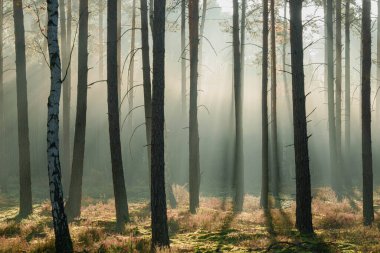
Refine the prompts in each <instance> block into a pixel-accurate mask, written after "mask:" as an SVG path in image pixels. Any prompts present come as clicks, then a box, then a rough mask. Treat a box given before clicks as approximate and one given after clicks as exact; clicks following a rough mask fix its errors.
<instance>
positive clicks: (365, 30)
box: [361, 0, 374, 226]
mask: <svg viewBox="0 0 380 253" xmlns="http://www.w3.org/2000/svg"><path fill="white" fill-rule="evenodd" d="M371 40H372V39H371V1H370V0H363V13H362V51H363V59H362V66H363V70H362V76H361V78H362V101H361V102H362V103H361V104H362V161H363V216H364V225H366V226H369V225H371V224H372V223H373V221H374V210H373V172H372V147H371V47H370V46H368V45H371V42H372V41H371Z"/></svg>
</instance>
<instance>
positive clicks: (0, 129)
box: [0, 0, 8, 192]
mask: <svg viewBox="0 0 380 253" xmlns="http://www.w3.org/2000/svg"><path fill="white" fill-rule="evenodd" d="M3 11H4V3H3V0H0V138H1V140H2V141H1V144H0V161H1V172H0V178H1V179H0V190H1V191H2V192H6V191H7V178H8V177H7V170H6V169H5V166H4V159H5V155H4V152H5V147H6V145H5V143H4V137H5V135H4V134H5V131H4V130H5V127H4V123H5V120H4V90H3V89H4V84H3V81H4V78H3V72H4V61H3V60H4V59H3V57H4V56H3V46H4V43H3V33H4V31H3V29H4V14H3Z"/></svg>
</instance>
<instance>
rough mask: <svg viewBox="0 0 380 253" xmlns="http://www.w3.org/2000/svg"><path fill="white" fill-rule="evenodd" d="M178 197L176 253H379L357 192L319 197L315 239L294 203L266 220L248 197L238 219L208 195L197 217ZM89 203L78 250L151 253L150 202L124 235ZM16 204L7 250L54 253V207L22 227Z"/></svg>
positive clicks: (40, 209)
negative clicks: (300, 225)
mask: <svg viewBox="0 0 380 253" xmlns="http://www.w3.org/2000/svg"><path fill="white" fill-rule="evenodd" d="M174 194H175V196H176V198H177V200H178V208H176V209H168V226H169V233H170V238H171V252H380V243H379V238H380V231H379V229H380V220H379V215H378V214H376V222H375V225H374V226H372V227H370V228H368V227H364V226H363V225H362V217H361V213H362V206H361V202H360V194H359V193H357V192H356V193H353V194H352V196H346V197H343V198H342V199H341V200H339V201H338V198H337V197H336V196H335V194H334V193H333V192H332V191H331V190H330V189H327V188H323V189H319V190H318V191H316V193H315V194H314V195H315V196H314V198H313V211H314V217H313V218H314V220H313V221H314V226H315V232H316V235H315V236H313V237H304V236H301V235H300V234H299V233H298V232H297V230H296V229H295V228H294V222H295V217H294V213H295V203H294V201H293V200H283V201H282V203H281V204H282V208H280V209H272V210H271V212H270V213H269V214H265V213H264V212H263V211H262V210H261V209H260V205H259V198H258V197H255V196H246V198H245V204H244V211H243V212H242V213H240V214H234V213H233V212H231V211H230V210H231V201H230V200H229V199H227V200H226V201H223V200H222V199H219V198H213V197H210V198H204V197H202V198H201V204H200V205H201V207H200V209H199V210H198V212H197V214H195V215H192V214H190V213H189V212H188V207H187V205H188V196H187V194H188V193H187V191H186V189H185V187H181V186H176V187H174ZM84 202H85V203H84V208H83V210H82V217H81V218H79V219H76V220H74V221H73V222H72V223H71V224H70V232H71V236H72V239H73V242H74V247H75V251H76V252H149V250H150V213H149V208H150V206H149V203H148V202H138V203H131V204H130V214H131V222H130V223H129V224H128V225H127V226H126V227H125V230H124V232H123V233H117V232H116V230H115V225H116V224H115V222H116V221H115V211H114V201H113V200H108V201H99V202H98V201H97V200H96V199H89V198H86V199H85V200H84ZM379 204H380V201H379V199H378V198H376V201H375V205H376V206H378V205H379ZM12 205H13V206H8V207H5V208H3V209H2V210H1V211H0V252H54V237H53V229H52V224H51V216H50V205H49V202H43V203H41V204H39V205H35V206H34V213H33V214H32V215H31V216H29V217H28V218H27V219H25V220H22V221H20V220H18V219H17V207H15V206H14V204H12ZM162 252H165V250H162ZM166 252H168V251H167V250H166Z"/></svg>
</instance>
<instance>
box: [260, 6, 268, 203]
mask: <svg viewBox="0 0 380 253" xmlns="http://www.w3.org/2000/svg"><path fill="white" fill-rule="evenodd" d="M268 30H269V29H268V0H263V59H262V61H263V63H262V68H263V70H262V98H261V99H262V116H261V117H262V118H261V124H262V127H261V128H262V135H261V136H262V140H261V141H262V151H261V152H262V172H261V173H262V174H261V177H262V179H261V199H260V204H261V207H262V208H264V209H268V191H269V165H268V163H269V154H268V149H269V147H268V33H269V31H268Z"/></svg>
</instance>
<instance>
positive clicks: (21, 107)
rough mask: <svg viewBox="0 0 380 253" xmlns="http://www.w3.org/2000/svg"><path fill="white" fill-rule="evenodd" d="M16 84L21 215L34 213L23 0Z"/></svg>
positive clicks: (17, 11) (18, 6) (18, 2)
mask: <svg viewBox="0 0 380 253" xmlns="http://www.w3.org/2000/svg"><path fill="white" fill-rule="evenodd" d="M13 16H14V32H15V48H16V86H17V116H18V149H19V166H20V213H19V216H20V217H26V216H28V215H29V214H31V213H32V186H31V176H30V144H29V123H28V122H29V120H28V92H27V81H26V58H25V30H24V14H23V4H22V0H13Z"/></svg>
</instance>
